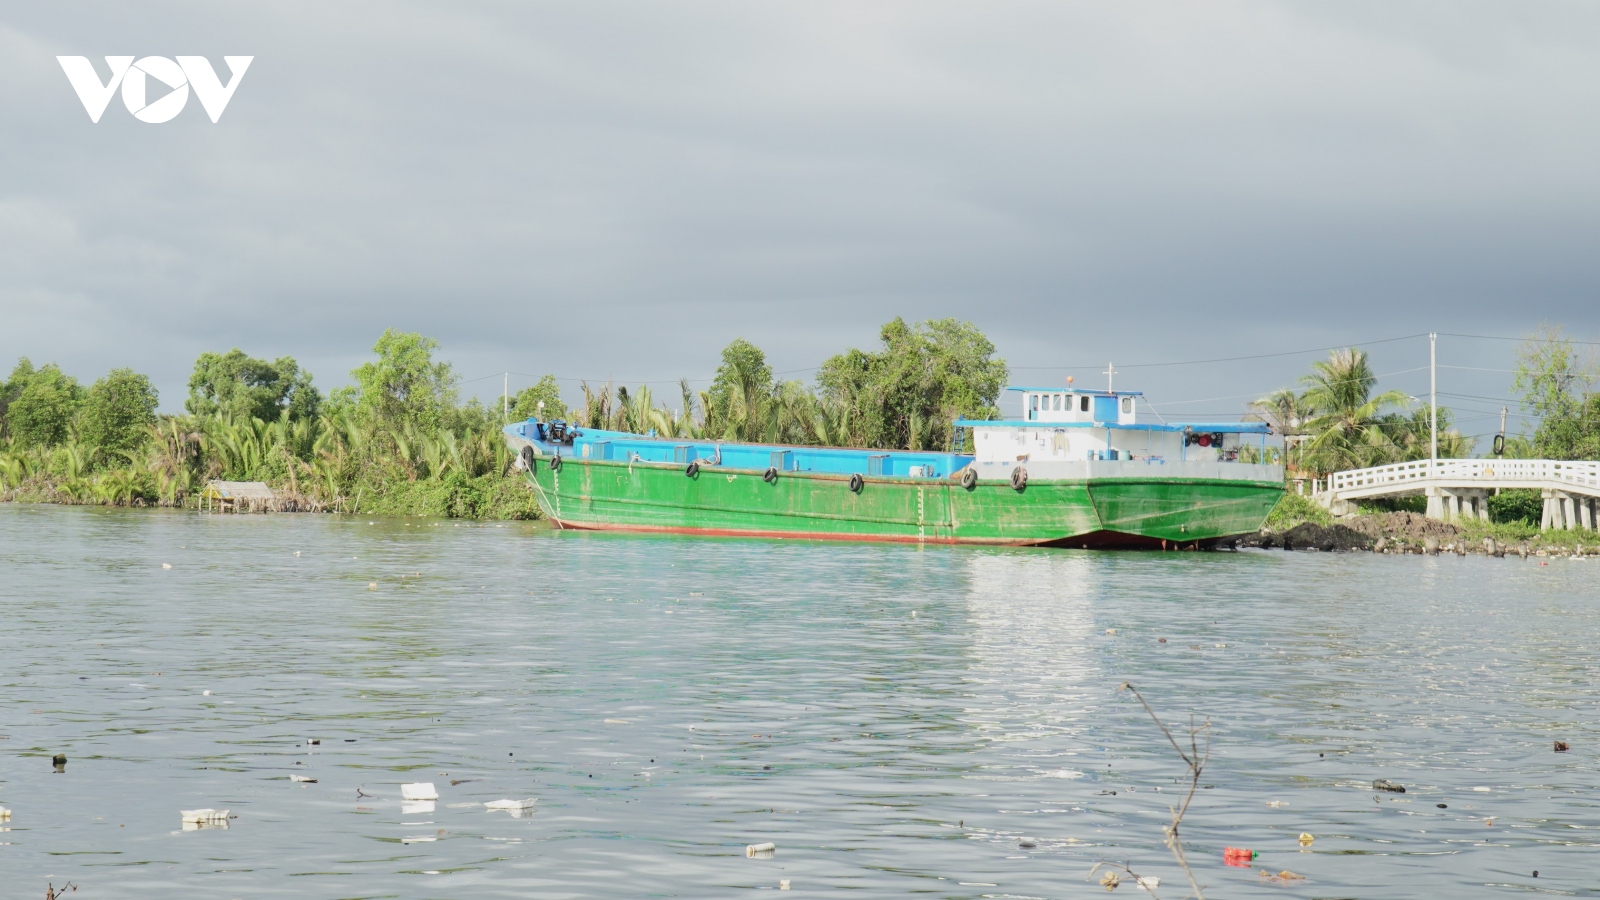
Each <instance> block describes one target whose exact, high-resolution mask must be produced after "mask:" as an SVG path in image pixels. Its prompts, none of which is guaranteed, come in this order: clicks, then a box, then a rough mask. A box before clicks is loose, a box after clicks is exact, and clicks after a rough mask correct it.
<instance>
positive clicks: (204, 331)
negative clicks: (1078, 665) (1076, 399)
mask: <svg viewBox="0 0 1600 900" xmlns="http://www.w3.org/2000/svg"><path fill="white" fill-rule="evenodd" d="M1597 48H1600V6H1596V5H1594V4H1593V3H1580V2H1541V3H1513V2H1504V3H1470V2H1449V3H1444V2H1439V3H1409V4H1408V3H1395V2H1392V0H1384V2H1370V3H1363V2H1354V0H1337V2H1329V3H1310V2H1295V3H1267V2H1261V3H1221V2H1218V3H1203V4H1200V3H1192V2H1190V3H1170V4H1167V3H1144V2H1100V3H1092V4H1088V3H1064V2H1045V3H1012V2H985V3H977V2H968V3H939V2H927V0H918V2H915V3H911V2H907V3H894V2H851V3H828V2H817V0H807V2H804V3H798V2H792V3H784V2H761V3H753V2H738V3H731V2H729V3H718V2H698V3H674V2H653V3H644V2H632V3H612V2H596V0H584V2H577V0H572V2H565V3H537V2H524V0H519V2H507V3H472V2H462V0H452V2H448V3H445V2H440V3H432V4H429V3H401V2H396V3H368V2H340V3H336V4H329V3H320V2H319V3H310V2H307V3H293V2H274V3H270V4H250V5H245V4H220V3H214V2H206V3H200V2H193V3H162V2H145V3H139V4H128V3H110V2H107V3H72V2H61V3H41V4H24V3H20V2H11V3H8V4H6V6H5V12H4V14H3V15H0V79H3V81H4V83H5V84H6V85H7V88H8V89H7V90H6V91H5V92H4V94H3V95H0V98H3V99H0V114H3V115H4V121H5V123H6V124H5V126H4V127H3V128H0V363H3V364H4V365H5V366H6V367H7V368H9V365H10V362H11V361H12V360H14V359H15V358H16V357H19V356H23V355H26V356H29V357H31V358H32V359H33V360H34V362H35V363H43V362H46V361H51V360H54V361H58V362H60V363H61V364H62V365H63V367H64V368H66V369H68V370H69V371H71V372H73V373H74V374H76V375H78V377H80V378H81V379H83V380H85V381H89V380H92V379H94V378H96V377H98V376H100V375H102V374H104V372H105V371H106V370H108V369H110V368H113V367H116V366H132V367H134V368H135V369H138V370H140V371H143V372H147V373H149V374H150V375H151V376H152V377H154V378H155V380H156V382H157V385H158V387H159V388H160V389H161V393H162V406H163V408H164V409H168V410H176V409H179V408H181V405H182V400H183V395H184V389H183V384H184V382H185V380H186V378H187V375H188V372H189V370H190V368H191V367H192V365H193V360H194V357H195V356H196V355H198V354H199V353H200V352H202V351H205V350H226V349H228V348H229V347H233V346H238V347H240V348H241V349H243V350H245V351H247V352H249V353H251V354H253V355H257V356H268V357H274V356H277V355H280V354H290V355H293V356H295V357H296V358H298V359H299V360H301V362H302V363H303V364H304V365H305V366H306V367H307V368H309V369H311V370H312V371H313V372H314V373H315V374H316V376H317V379H318V382H319V384H321V385H322V386H323V387H324V388H326V387H331V386H335V385H337V384H340V383H343V382H344V381H345V378H346V373H347V372H348V371H349V369H351V368H352V367H353V366H355V365H356V364H358V363H359V362H360V361H361V359H362V358H363V357H364V356H365V355H366V353H367V352H368V350H369V349H370V347H371V345H372V343H373V340H374V339H375V338H376V336H377V335H378V334H379V333H380V332H381V331H382V330H383V329H384V328H385V327H391V326H392V327H395V328H400V329H405V330H412V331H421V332H423V333H425V334H428V335H431V336H433V337H436V338H438V339H439V341H440V342H441V345H442V350H443V354H444V355H445V356H446V357H447V358H449V359H451V360H453V361H454V362H455V363H456V365H457V367H458V369H459V370H460V372H461V373H462V375H463V376H464V377H466V378H475V377H477V376H481V375H487V374H489V373H498V372H501V371H503V370H510V371H513V372H519V373H531V374H540V373H545V372H550V373H553V374H556V375H558V376H563V377H570V378H577V377H587V378H590V379H594V380H599V381H603V380H605V379H606V378H607V377H608V376H609V377H616V378H618V379H623V380H628V381H633V382H637V381H641V380H647V379H648V380H663V381H665V380H673V379H676V378H678V377H680V376H687V377H690V378H706V377H708V376H709V375H710V374H711V372H712V371H713V370H714V368H715V366H716V358H717V352H718V350H719V349H720V348H721V347H722V346H723V345H724V344H726V343H727V342H728V341H729V340H731V339H732V338H734V337H738V336H743V337H746V338H749V339H750V340H752V341H754V342H756V343H757V344H759V345H760V346H762V347H763V348H765V349H766V350H767V352H768V355H769V358H770V359H771V361H772V362H773V364H774V365H775V367H776V368H778V369H779V370H788V371H793V373H794V376H795V377H809V375H810V371H809V368H810V367H814V366H815V365H816V364H817V363H818V362H820V361H821V360H822V359H824V358H826V357H827V356H828V355H830V354H832V353H835V352H838V351H840V350H842V349H844V348H846V347H850V346H859V347H866V346H870V345H872V344H874V343H875V341H876V338H877V331H878V328H879V326H881V325H882V323H883V322H885V321H887V320H889V319H891V318H893V317H895V316H904V317H906V318H908V319H925V318H930V317H942V316H956V317H959V318H963V319H968V320H971V321H973V322H975V323H976V324H977V325H978V326H980V327H981V328H982V329H983V330H984V331H985V332H986V333H987V334H988V335H989V336H990V337H991V339H993V340H994V342H995V343H996V344H997V345H998V347H999V350H1000V353H1001V355H1002V356H1003V357H1004V358H1005V359H1006V360H1007V361H1008V362H1010V363H1011V364H1012V365H1013V366H1014V367H1017V368H1016V371H1015V374H1014V380H1015V381H1018V382H1031V383H1041V382H1042V383H1045V384H1056V383H1060V381H1061V379H1062V378H1063V377H1064V376H1065V374H1066V370H1062V369H1045V368H1038V369H1024V368H1021V367H1050V366H1081V367H1084V368H1082V369H1080V370H1078V371H1077V372H1076V374H1077V376H1078V377H1079V378H1080V379H1083V378H1089V379H1092V380H1093V381H1094V382H1095V383H1103V377H1102V376H1099V375H1098V374H1096V373H1097V372H1098V371H1099V370H1100V369H1101V368H1103V367H1104V364H1105V362H1106V360H1116V361H1118V363H1119V365H1124V364H1137V363H1150V362H1176V361H1187V360H1199V359H1214V358H1219V357H1237V356H1248V355H1255V354H1265V353H1277V352H1283V351H1293V350H1301V349H1307V348H1317V347H1326V346H1334V345H1338V344H1345V343H1350V342H1370V341H1376V340H1378V339H1383V338H1392V337H1398V336H1403V335H1410V334H1416V333H1419V332H1427V331H1441V332H1450V333H1461V334H1477V335H1509V336H1515V335H1519V334H1523V333H1525V332H1527V331H1529V330H1531V329H1532V328H1533V327H1535V326H1536V325H1537V324H1538V323H1540V322H1541V321H1550V322H1560V323H1565V324H1566V325H1567V326H1568V327H1569V328H1570V329H1571V330H1572V331H1573V332H1574V334H1576V335H1577V336H1579V337H1582V338H1586V339H1591V340H1593V339H1595V338H1596V337H1597V336H1600V303H1597V292H1596V285H1597V284H1600V252H1597V248H1600V104H1597V102H1596V101H1597V94H1600V50H1597ZM130 54H131V55H134V56H146V55H155V56H168V57H175V56H178V55H203V56H206V57H208V58H209V59H210V60H211V61H212V63H213V64H214V65H215V66H216V68H217V69H218V70H219V74H221V75H223V76H224V78H225V77H226V67H225V66H224V65H223V62H222V56H224V55H253V56H254V57H255V61H254V63H253V64H252V65H251V67H250V69H249V71H248V73H247V74H246V75H245V77H244V80H243V81H242V83H241V85H240V87H239V89H238V91H237V93H236V94H235V95H234V97H233V100H232V102H231V104H230V105H229V106H228V108H227V111H226V112H225V114H224V115H223V117H222V120H221V122H220V123H219V124H215V125H214V124H212V123H211V122H210V121H209V119H208V118H207V117H206V116H205V113H204V111H203V110H202V109H201V107H200V104H199V103H198V101H196V100H194V99H192V98H191V100H190V101H189V103H188V105H187V108H186V109H185V110H184V112H183V113H182V114H181V115H179V116H178V118H177V119H175V120H173V121H172V122H169V123H166V124H162V125H149V124H145V123H142V122H139V121H137V120H135V119H134V118H133V117H132V115H130V114H129V113H128V111H127V110H126V109H125V108H124V106H123V104H122V102H121V100H120V99H113V100H112V103H111V105H110V107H109V108H108V109H107V111H106V113H105V115H104V117H103V118H102V119H101V121H100V123H99V124H92V123H91V122H90V120H89V117H88V115H87V114H86V113H85V111H84V108H83V106H82V105H81V104H80V102H79V101H78V98H77V96H76V95H75V94H74V93H73V91H72V88H71V87H70V85H69V84H68V82H67V79H66V76H65V75H64V74H63V72H62V69H61V67H60V65H59V64H58V63H57V62H56V59H55V57H56V56H57V55H84V56H89V57H90V58H91V59H93V60H94V61H95V64H96V66H97V69H98V71H99V73H100V74H101V76H102V78H103V77H105V75H106V71H107V70H106V66H105V61H104V59H103V58H102V57H104V56H105V55H130ZM151 96H152V98H154V97H155V96H159V92H157V91H156V90H155V85H154V83H153V82H152V92H151ZM1368 346H1370V349H1371V350H1372V352H1373V356H1374V360H1375V363H1376V366H1377V369H1378V371H1380V372H1383V373H1395V374H1393V375H1388V377H1386V379H1385V382H1384V384H1385V386H1386V387H1389V386H1392V387H1398V388H1400V389H1402V390H1405V391H1408V392H1412V393H1419V394H1422V393H1425V392H1426V390H1427V386H1428V385H1427V372H1426V371H1425V370H1420V371H1418V370H1417V367H1418V366H1426V364H1427V343H1426V340H1425V339H1413V340H1408V341H1394V342H1390V343H1385V344H1370V345H1368ZM1514 346H1515V344H1514V343H1510V342H1504V341H1482V340H1476V339H1473V340H1468V339H1462V338H1445V339H1442V343H1441V351H1440V361H1441V363H1445V364H1447V365H1451V366H1464V367H1475V368H1473V369H1467V368H1461V369H1448V370H1441V389H1447V388H1448V389H1450V390H1452V391H1453V392H1455V393H1466V394H1471V395H1473V396H1477V397H1496V398H1498V397H1503V396H1504V395H1506V393H1507V388H1508V380H1509V375H1507V374H1506V373H1504V372H1503V371H1502V372H1495V371H1478V370H1495V369H1502V370H1503V369H1506V368H1509V365H1510V358H1511V357H1510V353H1511V350H1512V349H1513V348H1514ZM1310 358H1311V356H1310V355H1306V354H1301V355H1297V356H1287V357H1276V358H1271V359H1265V360H1251V361H1241V362H1237V363H1231V364H1220V365H1205V366H1167V367H1162V368H1150V369H1134V368H1130V369H1127V370H1126V371H1125V372H1124V374H1123V375H1122V376H1121V377H1120V378H1119V380H1118V384H1117V386H1118V387H1119V388H1123V387H1126V388H1132V389H1143V390H1145V391H1147V392H1148V393H1149V394H1150V395H1151V399H1152V400H1155V401H1157V405H1158V406H1159V405H1160V404H1161V403H1169V404H1175V405H1174V406H1169V407H1168V409H1169V410H1171V411H1173V412H1193V413H1197V414H1198V413H1202V412H1204V413H1227V412H1232V413H1234V414H1237V411H1238V409H1239V408H1240V407H1241V406H1242V403H1243V402H1244V400H1245V399H1248V397H1249V396H1252V395H1255V394H1259V393H1261V392H1264V391H1266V390H1268V389H1271V388H1273V387H1276V386H1279V385H1280V384H1283V383H1286V382H1288V381H1289V380H1291V379H1292V378H1293V377H1294V376H1296V375H1298V374H1299V373H1301V372H1302V371H1304V369H1305V365H1306V363H1307V361H1308V360H1309V359H1310ZM1408 370H1411V371H1408ZM528 380H529V379H527V378H525V377H520V376H519V377H516V378H513V385H512V386H513V389H515V388H516V387H517V386H519V383H520V384H526V383H527V382H528ZM568 384H569V386H572V387H575V382H568ZM470 387H472V388H476V389H481V390H483V392H484V393H486V394H488V393H493V394H497V393H498V391H499V379H498V378H494V379H488V380H484V381H481V382H475V383H473V384H472V385H470ZM669 387H670V386H669V385H666V384H662V385H658V386H657V389H658V390H667V389H669ZM1213 398H1220V399H1213ZM1190 401H1204V402H1199V403H1195V402H1190ZM1460 403H1461V404H1462V406H1463V409H1466V408H1475V407H1473V404H1474V403H1475V404H1476V407H1482V408H1483V409H1484V410H1493V411H1495V412H1496V415H1497V410H1498V406H1499V403H1498V401H1494V400H1485V401H1471V402H1468V401H1467V400H1465V399H1462V400H1461V401H1460ZM1464 415H1476V414H1466V413H1464ZM1481 424H1482V422H1481V421H1479V422H1476V423H1474V424H1473V425H1472V426H1471V427H1469V428H1468V429H1466V430H1468V431H1472V430H1473V429H1474V428H1477V427H1478V425H1481ZM1491 430H1492V429H1491Z"/></svg>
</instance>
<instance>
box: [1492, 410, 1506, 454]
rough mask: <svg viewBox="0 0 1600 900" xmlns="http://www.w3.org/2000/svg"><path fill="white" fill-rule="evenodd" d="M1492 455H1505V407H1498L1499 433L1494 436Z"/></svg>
mask: <svg viewBox="0 0 1600 900" xmlns="http://www.w3.org/2000/svg"><path fill="white" fill-rule="evenodd" d="M1494 455H1495V456H1505V455H1506V408H1505V407H1504V406H1502V407H1500V433H1499V434H1497V435H1495V437H1494Z"/></svg>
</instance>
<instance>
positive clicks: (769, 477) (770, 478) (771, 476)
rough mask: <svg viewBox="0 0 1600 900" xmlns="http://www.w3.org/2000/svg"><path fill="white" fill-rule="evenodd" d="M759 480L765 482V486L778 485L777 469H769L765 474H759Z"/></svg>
mask: <svg viewBox="0 0 1600 900" xmlns="http://www.w3.org/2000/svg"><path fill="white" fill-rule="evenodd" d="M761 480H762V481H765V482H766V483H767V484H777V483H778V470H777V469H770V468H769V469H767V470H766V471H765V472H762V473H761Z"/></svg>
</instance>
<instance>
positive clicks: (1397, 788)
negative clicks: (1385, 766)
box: [1372, 778, 1406, 794]
mask: <svg viewBox="0 0 1600 900" xmlns="http://www.w3.org/2000/svg"><path fill="white" fill-rule="evenodd" d="M1372 789H1373V790H1375V791H1388V792H1389V793H1391V794H1404V793H1405V792H1406V786H1405V785H1403V784H1395V783H1394V782H1392V781H1390V780H1388V779H1387V778H1379V779H1377V780H1375V781H1373V782H1372Z"/></svg>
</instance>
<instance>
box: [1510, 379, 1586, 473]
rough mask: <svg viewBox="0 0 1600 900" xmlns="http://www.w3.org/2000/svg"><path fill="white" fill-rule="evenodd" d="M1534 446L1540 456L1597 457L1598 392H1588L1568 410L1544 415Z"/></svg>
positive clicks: (1534, 439) (1544, 457)
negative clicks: (1575, 405) (1547, 415)
mask: <svg viewBox="0 0 1600 900" xmlns="http://www.w3.org/2000/svg"><path fill="white" fill-rule="evenodd" d="M1507 443H1508V444H1509V443H1510V442H1509V441H1508V442H1507ZM1533 446H1534V456H1536V457H1539V458H1543V459H1600V394H1593V393H1591V394H1588V395H1587V396H1585V397H1584V398H1583V401H1582V402H1581V403H1580V404H1578V406H1577V407H1576V408H1574V409H1573V410H1571V411H1570V412H1567V413H1564V414H1561V415H1556V416H1551V417H1549V418H1546V419H1545V420H1544V421H1543V422H1541V423H1540V424H1539V430H1538V431H1537V432H1535V433H1534V436H1533Z"/></svg>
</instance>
